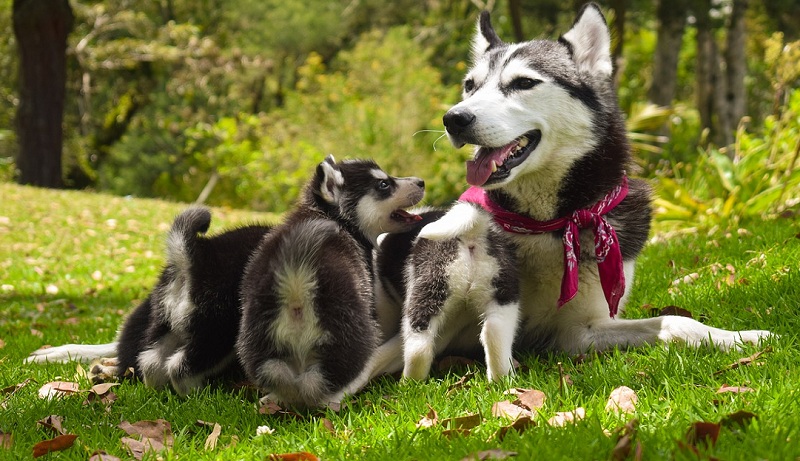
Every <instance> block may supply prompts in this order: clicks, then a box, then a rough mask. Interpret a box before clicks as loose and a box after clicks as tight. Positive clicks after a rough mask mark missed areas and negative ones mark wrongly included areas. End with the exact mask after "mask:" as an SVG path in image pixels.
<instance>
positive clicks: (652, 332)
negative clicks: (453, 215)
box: [443, 4, 769, 353]
mask: <svg viewBox="0 0 800 461" xmlns="http://www.w3.org/2000/svg"><path fill="white" fill-rule="evenodd" d="M609 44H610V37H609V30H608V27H607V25H606V21H605V18H604V17H603V14H602V12H601V10H600V8H599V7H598V6H597V5H595V4H588V5H586V6H584V8H583V9H582V10H581V12H580V13H579V14H578V17H577V20H576V21H575V23H574V25H573V26H572V28H571V29H570V30H569V31H568V32H567V33H565V34H564V35H562V36H561V37H560V38H559V39H558V40H557V41H549V40H533V41H529V42H524V43H505V42H503V41H502V40H501V39H500V38H499V37H498V35H497V33H496V32H495V31H494V29H493V28H492V25H491V22H490V19H489V14H488V13H486V12H484V13H483V14H482V15H481V17H480V20H479V23H478V31H477V34H476V35H475V37H474V40H473V43H472V52H473V56H472V57H473V65H472V68H471V69H470V70H469V71H468V73H467V75H466V77H465V78H464V83H463V95H462V96H463V100H462V101H461V102H460V103H458V104H456V105H455V106H454V107H452V108H451V109H450V110H449V111H447V113H446V114H445V115H444V117H443V122H444V125H445V128H446V130H447V135H448V137H449V139H450V141H451V142H452V144H453V145H455V146H456V147H461V146H463V145H464V144H472V145H474V146H475V154H474V159H473V160H471V161H469V162H467V182H468V183H469V184H470V185H471V186H472V188H470V190H468V191H467V192H466V193H465V194H464V195H463V196H462V201H467V202H472V203H477V204H479V205H480V206H481V207H482V208H484V209H485V210H486V212H488V213H489V214H491V216H492V217H493V218H494V219H495V221H497V222H498V223H499V224H500V225H501V226H502V227H503V229H504V230H506V231H507V233H508V236H509V237H510V238H511V239H512V241H513V243H514V248H515V249H516V254H517V260H518V262H519V280H520V294H521V298H520V299H521V309H522V314H521V317H522V318H521V325H520V327H521V328H520V332H519V333H518V337H517V340H516V344H517V347H518V348H519V349H521V350H525V351H532V350H535V351H543V350H561V351H568V352H573V353H574V352H580V351H586V350H588V349H607V348H614V347H620V348H625V347H628V346H638V345H642V344H648V343H657V342H670V341H682V342H685V343H687V344H690V345H701V344H710V345H714V346H717V347H719V348H722V349H727V348H730V347H735V345H736V344H738V343H742V342H747V343H756V342H758V341H759V340H760V339H761V338H764V337H766V336H768V335H769V332H767V331H761V330H751V331H727V330H722V329H718V328H713V327H709V326H706V325H704V324H702V323H700V322H698V321H696V320H692V319H689V318H685V317H678V316H666V317H658V318H649V319H635V320H625V319H621V318H619V316H618V315H619V314H621V313H622V311H623V307H624V305H625V302H626V300H627V297H628V294H629V292H630V287H631V286H632V285H633V275H634V263H635V260H636V257H637V255H638V254H639V252H640V251H641V250H642V248H643V246H644V244H645V241H646V240H647V236H648V231H649V228H650V219H651V206H650V188H649V187H648V185H647V184H646V183H645V182H644V181H641V180H635V179H627V178H626V174H625V171H626V168H627V167H628V164H629V163H630V148H629V145H628V142H627V138H626V132H625V124H624V121H623V117H622V115H621V111H620V109H619V106H618V103H617V97H616V93H615V89H614V84H613V81H612V76H611V74H612V62H611V56H610V52H609ZM479 216H480V214H477V213H465V214H464V216H463V220H465V221H469V220H473V219H481V218H479ZM454 225H457V226H467V224H464V223H458V222H457V220H456V221H455V222H454Z"/></svg>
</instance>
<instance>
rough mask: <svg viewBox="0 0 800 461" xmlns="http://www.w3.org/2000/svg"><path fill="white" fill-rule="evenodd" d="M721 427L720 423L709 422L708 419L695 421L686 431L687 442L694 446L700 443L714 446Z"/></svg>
mask: <svg viewBox="0 0 800 461" xmlns="http://www.w3.org/2000/svg"><path fill="white" fill-rule="evenodd" d="M720 427H721V425H720V424H719V423H709V422H706V421H700V422H697V423H693V424H692V425H691V427H690V428H689V431H688V432H687V433H686V443H687V444H689V445H690V446H693V447H696V446H698V445H699V444H703V445H705V446H714V444H716V443H717V438H718V437H719V429H720Z"/></svg>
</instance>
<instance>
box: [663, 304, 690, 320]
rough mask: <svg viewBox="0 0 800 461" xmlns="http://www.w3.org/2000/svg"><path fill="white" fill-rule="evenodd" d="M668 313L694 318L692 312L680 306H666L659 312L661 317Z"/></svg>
mask: <svg viewBox="0 0 800 461" xmlns="http://www.w3.org/2000/svg"><path fill="white" fill-rule="evenodd" d="M666 315H677V316H680V317H689V318H692V313H691V312H689V311H688V310H686V309H684V308H682V307H678V306H664V307H663V308H662V309H661V310H660V311H659V312H658V316H659V317H664V316H666Z"/></svg>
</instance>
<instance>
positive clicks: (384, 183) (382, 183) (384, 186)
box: [377, 179, 391, 190]
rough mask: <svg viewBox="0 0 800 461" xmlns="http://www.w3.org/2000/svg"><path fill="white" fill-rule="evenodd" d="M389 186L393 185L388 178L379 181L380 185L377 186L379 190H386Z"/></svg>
mask: <svg viewBox="0 0 800 461" xmlns="http://www.w3.org/2000/svg"><path fill="white" fill-rule="evenodd" d="M389 186H391V184H390V183H389V181H388V180H386V179H381V180H380V181H378V186H377V187H378V190H386V189H388V188H389Z"/></svg>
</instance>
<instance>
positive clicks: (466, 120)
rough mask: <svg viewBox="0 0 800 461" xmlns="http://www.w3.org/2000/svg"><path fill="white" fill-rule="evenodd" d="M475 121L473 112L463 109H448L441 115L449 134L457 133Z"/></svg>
mask: <svg viewBox="0 0 800 461" xmlns="http://www.w3.org/2000/svg"><path fill="white" fill-rule="evenodd" d="M474 121H475V114H473V113H472V112H470V111H468V110H464V109H450V110H449V111H447V113H446V114H444V117H442V122H443V123H444V127H445V128H446V129H447V131H448V132H449V133H450V134H459V133H461V132H462V131H464V129H466V128H467V127H468V126H470V125H471V124H472V122H474Z"/></svg>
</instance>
